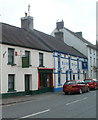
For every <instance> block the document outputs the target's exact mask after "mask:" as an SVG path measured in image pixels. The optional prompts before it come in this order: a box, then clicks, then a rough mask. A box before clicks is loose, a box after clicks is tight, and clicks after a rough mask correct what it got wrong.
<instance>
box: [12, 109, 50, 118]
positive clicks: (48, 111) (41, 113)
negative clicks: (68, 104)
mask: <svg viewBox="0 0 98 120" xmlns="http://www.w3.org/2000/svg"><path fill="white" fill-rule="evenodd" d="M49 111H50V109H47V110H44V111H41V112H37V113H33V114H31V115H27V116H24V117H20V118H17V119H14V120H20V119H23V118H28V117H31V116H35V115H38V114H42V113H45V112H49Z"/></svg>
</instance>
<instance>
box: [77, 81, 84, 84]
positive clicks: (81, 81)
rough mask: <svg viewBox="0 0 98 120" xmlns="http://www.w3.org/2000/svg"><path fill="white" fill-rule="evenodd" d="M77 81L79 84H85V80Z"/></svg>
mask: <svg viewBox="0 0 98 120" xmlns="http://www.w3.org/2000/svg"><path fill="white" fill-rule="evenodd" d="M77 83H78V84H85V82H83V81H81V82H80V81H79V82H77Z"/></svg>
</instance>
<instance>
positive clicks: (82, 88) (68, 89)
mask: <svg viewBox="0 0 98 120" xmlns="http://www.w3.org/2000/svg"><path fill="white" fill-rule="evenodd" d="M88 91H89V85H88V84H85V83H84V81H75V80H69V81H66V82H65V83H64V85H63V92H64V93H65V94H68V93H80V94H82V93H83V92H88Z"/></svg>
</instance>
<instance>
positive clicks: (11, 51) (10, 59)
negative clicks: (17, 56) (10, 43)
mask: <svg viewBox="0 0 98 120" xmlns="http://www.w3.org/2000/svg"><path fill="white" fill-rule="evenodd" d="M8 63H9V64H14V49H10V48H9V49H8Z"/></svg>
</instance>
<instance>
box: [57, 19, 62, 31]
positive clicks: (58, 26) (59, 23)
mask: <svg viewBox="0 0 98 120" xmlns="http://www.w3.org/2000/svg"><path fill="white" fill-rule="evenodd" d="M56 28H57V29H58V30H59V29H63V28H64V21H63V20H62V21H61V22H57V23H56Z"/></svg>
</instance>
